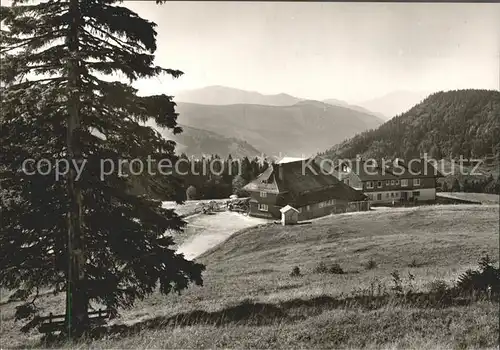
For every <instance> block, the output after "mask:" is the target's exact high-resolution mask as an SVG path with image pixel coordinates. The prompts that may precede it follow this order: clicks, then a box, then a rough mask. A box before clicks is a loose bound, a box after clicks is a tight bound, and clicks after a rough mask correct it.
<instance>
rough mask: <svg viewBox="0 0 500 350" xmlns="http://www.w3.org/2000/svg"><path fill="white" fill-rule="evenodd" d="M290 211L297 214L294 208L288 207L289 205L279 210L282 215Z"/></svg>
mask: <svg viewBox="0 0 500 350" xmlns="http://www.w3.org/2000/svg"><path fill="white" fill-rule="evenodd" d="M290 210H292V211H295V212H297V213H298V212H299V211H298V210H297V209H295V208H294V207H292V206H290V205H287V206H285V207H283V208H281V209H280V212H282V213H286V212H287V211H290Z"/></svg>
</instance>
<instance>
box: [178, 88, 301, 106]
mask: <svg viewBox="0 0 500 350" xmlns="http://www.w3.org/2000/svg"><path fill="white" fill-rule="evenodd" d="M301 100H302V99H300V98H297V97H294V96H291V95H288V94H277V95H264V94H261V93H259V92H255V91H246V90H240V89H234V88H230V87H226V86H220V85H214V86H207V87H204V88H201V89H194V90H186V91H180V92H179V93H177V94H176V95H175V101H176V102H190V103H197V104H202V105H217V106H218V105H234V104H252V105H265V106H291V105H293V104H295V103H297V102H299V101H301Z"/></svg>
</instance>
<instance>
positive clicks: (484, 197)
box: [438, 192, 500, 204]
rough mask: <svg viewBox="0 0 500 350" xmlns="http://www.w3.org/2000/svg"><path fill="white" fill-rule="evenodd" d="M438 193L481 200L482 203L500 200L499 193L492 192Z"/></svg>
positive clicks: (439, 193)
mask: <svg viewBox="0 0 500 350" xmlns="http://www.w3.org/2000/svg"><path fill="white" fill-rule="evenodd" d="M438 195H440V196H445V197H452V198H453V197H454V198H458V199H465V200H469V201H476V202H481V203H482V204H498V202H499V201H500V198H499V196H498V194H491V193H472V192H438Z"/></svg>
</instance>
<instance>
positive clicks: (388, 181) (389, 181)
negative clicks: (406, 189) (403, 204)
mask: <svg viewBox="0 0 500 350" xmlns="http://www.w3.org/2000/svg"><path fill="white" fill-rule="evenodd" d="M390 184H391V180H387V181H386V182H385V185H386V186H389V185H390ZM393 185H394V184H393Z"/></svg>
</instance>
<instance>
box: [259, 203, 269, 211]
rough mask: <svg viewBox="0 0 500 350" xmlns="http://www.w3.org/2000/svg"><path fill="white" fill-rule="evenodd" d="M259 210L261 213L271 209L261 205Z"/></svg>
mask: <svg viewBox="0 0 500 350" xmlns="http://www.w3.org/2000/svg"><path fill="white" fill-rule="evenodd" d="M259 210H260V211H268V210H269V207H268V206H267V204H259Z"/></svg>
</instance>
